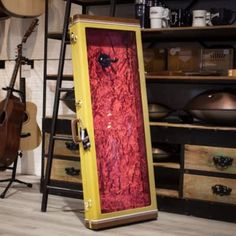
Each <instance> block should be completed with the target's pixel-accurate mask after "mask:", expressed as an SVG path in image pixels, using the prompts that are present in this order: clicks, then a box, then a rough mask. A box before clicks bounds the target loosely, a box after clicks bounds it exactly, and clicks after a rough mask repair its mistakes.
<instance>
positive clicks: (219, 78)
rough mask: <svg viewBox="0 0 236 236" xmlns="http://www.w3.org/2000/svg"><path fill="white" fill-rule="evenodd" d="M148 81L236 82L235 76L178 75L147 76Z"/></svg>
mask: <svg viewBox="0 0 236 236" xmlns="http://www.w3.org/2000/svg"><path fill="white" fill-rule="evenodd" d="M145 78H146V80H150V81H157V80H161V81H171V82H173V81H176V82H183V81H184V82H186V81H187V82H196V81H204V82H205V81H209V82H223V83H225V82H236V77H235V76H187V75H178V76H167V75H150V74H146V76H145Z"/></svg>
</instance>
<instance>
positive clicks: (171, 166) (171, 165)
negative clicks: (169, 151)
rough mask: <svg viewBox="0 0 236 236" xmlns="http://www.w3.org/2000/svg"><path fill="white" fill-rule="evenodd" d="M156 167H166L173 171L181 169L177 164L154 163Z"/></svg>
mask: <svg viewBox="0 0 236 236" xmlns="http://www.w3.org/2000/svg"><path fill="white" fill-rule="evenodd" d="M153 166H154V167H165V168H171V169H180V164H179V163H176V162H154V163H153Z"/></svg>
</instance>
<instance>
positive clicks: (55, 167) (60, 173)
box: [45, 158, 82, 183]
mask: <svg viewBox="0 0 236 236" xmlns="http://www.w3.org/2000/svg"><path fill="white" fill-rule="evenodd" d="M46 163H47V158H46V159H45V169H46ZM66 168H74V169H75V170H79V173H78V174H75V175H70V174H67V172H66ZM51 179H52V180H58V181H66V182H73V183H82V179H81V173H80V162H79V161H68V160H59V159H53V161H52V170H51Z"/></svg>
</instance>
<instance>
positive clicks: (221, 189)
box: [211, 184, 232, 196]
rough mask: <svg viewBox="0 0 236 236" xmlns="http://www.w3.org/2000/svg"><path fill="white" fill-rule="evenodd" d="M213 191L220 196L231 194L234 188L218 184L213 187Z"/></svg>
mask: <svg viewBox="0 0 236 236" xmlns="http://www.w3.org/2000/svg"><path fill="white" fill-rule="evenodd" d="M211 189H212V192H213V193H214V194H216V195H219V196H229V195H230V194H231V192H232V188H230V187H227V186H224V185H221V184H216V185H214V186H212V187H211Z"/></svg>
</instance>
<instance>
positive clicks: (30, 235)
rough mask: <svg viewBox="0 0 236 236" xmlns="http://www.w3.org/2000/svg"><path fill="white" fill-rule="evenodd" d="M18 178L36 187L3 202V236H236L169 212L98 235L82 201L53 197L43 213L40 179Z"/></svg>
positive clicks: (14, 191) (231, 229)
mask: <svg viewBox="0 0 236 236" xmlns="http://www.w3.org/2000/svg"><path fill="white" fill-rule="evenodd" d="M3 175H4V172H0V178H3V177H4V176H3ZM5 177H6V176H5ZM17 177H18V178H19V179H21V180H24V181H29V182H31V183H33V188H32V189H29V188H26V187H24V186H22V185H15V186H14V187H13V188H11V189H10V190H9V192H8V194H7V196H6V198H5V199H0V226H1V231H0V235H1V236H42V235H43V236H54V235H57V236H68V235H70V236H74V235H83V236H93V235H96V236H120V235H122V236H143V235H145V236H153V235H155V236H202V235H209V236H213V235H214V236H233V235H235V232H236V224H233V223H227V222H222V221H214V220H206V219H202V218H196V217H192V216H184V215H177V214H170V213H166V212H159V218H158V220H157V221H156V220H155V221H148V222H142V223H138V224H132V225H127V226H123V227H117V228H111V229H108V230H101V231H97V232H95V231H92V230H89V229H87V228H86V227H85V226H84V222H83V202H82V200H78V199H71V198H64V197H59V196H53V195H49V202H48V210H47V212H46V213H43V212H41V211H40V208H41V197H42V196H41V194H40V193H39V185H38V182H39V179H38V178H36V177H34V176H17ZM0 186H3V185H2V184H1V185H0ZM2 190H3V188H2V187H0V191H2Z"/></svg>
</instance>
